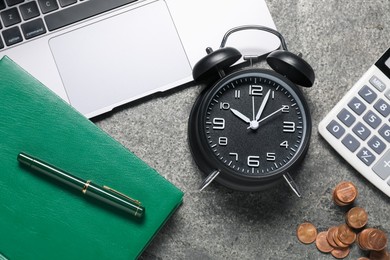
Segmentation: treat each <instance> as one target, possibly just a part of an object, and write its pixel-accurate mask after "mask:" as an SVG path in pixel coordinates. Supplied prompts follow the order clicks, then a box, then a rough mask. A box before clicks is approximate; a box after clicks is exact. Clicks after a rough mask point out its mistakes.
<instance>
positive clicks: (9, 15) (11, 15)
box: [0, 7, 22, 27]
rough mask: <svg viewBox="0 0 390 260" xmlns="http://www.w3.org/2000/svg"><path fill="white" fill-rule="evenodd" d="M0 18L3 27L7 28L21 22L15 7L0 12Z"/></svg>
mask: <svg viewBox="0 0 390 260" xmlns="http://www.w3.org/2000/svg"><path fill="white" fill-rule="evenodd" d="M0 16H1V19H2V20H3V23H4V26H5V27H9V26H11V25H14V24H17V23H20V22H21V21H22V20H21V18H20V15H19V12H18V9H16V7H13V8H10V9H8V10H5V11H3V12H1V13H0Z"/></svg>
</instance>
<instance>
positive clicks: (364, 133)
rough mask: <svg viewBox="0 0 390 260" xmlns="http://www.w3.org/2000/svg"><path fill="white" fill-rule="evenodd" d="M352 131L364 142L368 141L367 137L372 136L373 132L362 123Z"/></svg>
mask: <svg viewBox="0 0 390 260" xmlns="http://www.w3.org/2000/svg"><path fill="white" fill-rule="evenodd" d="M352 131H353V132H354V133H355V134H356V135H357V136H358V137H359V138H360V139H362V140H363V141H364V140H366V139H367V137H369V136H370V134H371V131H370V130H369V129H368V128H367V127H366V126H365V125H363V124H362V123H360V122H359V123H357V124H356V125H355V126H354V127H353V128H352Z"/></svg>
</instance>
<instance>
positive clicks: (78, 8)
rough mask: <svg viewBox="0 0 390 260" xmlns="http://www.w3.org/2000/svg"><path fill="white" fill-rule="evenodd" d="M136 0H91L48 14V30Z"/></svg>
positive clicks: (46, 17) (46, 18)
mask: <svg viewBox="0 0 390 260" xmlns="http://www.w3.org/2000/svg"><path fill="white" fill-rule="evenodd" d="M45 1H47V0H45ZM135 1H137V0H110V1H108V0H90V1H86V2H82V3H80V4H78V5H74V6H70V7H68V8H66V9H63V10H61V11H58V12H55V13H51V14H48V15H46V16H45V22H46V25H47V28H48V30H49V31H53V30H56V29H58V28H61V27H64V26H67V25H70V24H73V23H76V22H79V21H82V20H84V19H87V18H90V17H93V16H95V15H98V14H101V13H104V12H106V11H109V10H112V9H115V8H117V7H120V6H122V5H125V4H129V3H132V2H135Z"/></svg>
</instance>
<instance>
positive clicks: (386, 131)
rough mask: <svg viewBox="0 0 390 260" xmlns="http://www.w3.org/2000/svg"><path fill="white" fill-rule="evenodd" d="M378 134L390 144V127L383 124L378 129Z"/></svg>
mask: <svg viewBox="0 0 390 260" xmlns="http://www.w3.org/2000/svg"><path fill="white" fill-rule="evenodd" d="M378 132H379V134H380V135H381V136H382V137H383V138H384V139H385V140H386V141H387V142H388V143H390V126H388V125H386V124H384V125H383V126H382V127H381V128H380V129H379V131H378Z"/></svg>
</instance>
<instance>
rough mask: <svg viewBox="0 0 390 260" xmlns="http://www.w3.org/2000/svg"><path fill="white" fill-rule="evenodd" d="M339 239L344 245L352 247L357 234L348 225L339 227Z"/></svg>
mask: <svg viewBox="0 0 390 260" xmlns="http://www.w3.org/2000/svg"><path fill="white" fill-rule="evenodd" d="M338 239H340V241H341V242H342V243H343V244H347V245H351V244H352V243H353V242H355V240H356V233H355V232H353V230H352V229H351V228H350V227H349V226H348V225H347V224H342V225H340V226H339V227H338Z"/></svg>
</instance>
